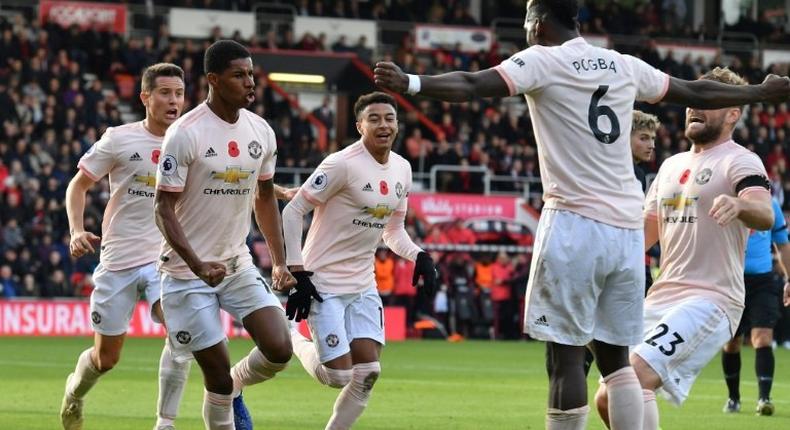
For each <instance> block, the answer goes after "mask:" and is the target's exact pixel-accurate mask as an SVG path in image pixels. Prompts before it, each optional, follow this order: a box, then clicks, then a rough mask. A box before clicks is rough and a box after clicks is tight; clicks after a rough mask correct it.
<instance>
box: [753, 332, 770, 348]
mask: <svg viewBox="0 0 790 430" xmlns="http://www.w3.org/2000/svg"><path fill="white" fill-rule="evenodd" d="M773 337H774V336H773V330H771V329H769V328H755V329H752V347H754V348H765V347H766V346H770V345H771V342H772V341H773V340H774V339H773Z"/></svg>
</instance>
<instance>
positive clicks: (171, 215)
mask: <svg viewBox="0 0 790 430" xmlns="http://www.w3.org/2000/svg"><path fill="white" fill-rule="evenodd" d="M180 197H181V193H180V192H171V191H163V190H157V191H156V197H155V198H154V199H155V200H154V214H155V218H156V226H157V227H158V228H159V231H161V232H162V236H164V238H165V240H166V241H167V243H168V244H169V245H170V247H171V248H173V250H174V251H175V252H176V254H178V255H179V256H180V257H181V258H182V259H183V260H184V262H185V263H186V264H187V266H189V270H191V271H192V273H194V274H195V275H197V276H198V277H199V278H200V279H202V280H203V282H205V283H206V284H208V285H210V286H212V287H216V286H217V285H219V284H220V283H221V282H222V280H223V279H225V266H224V265H222V264H220V263H216V262H204V261H201V260H200V258H199V257H198V256H197V254H196V253H195V250H194V249H192V246H191V245H190V244H189V241H188V240H187V237H186V235H185V234H184V230H183V229H182V228H181V224H180V223H179V222H178V218H176V210H175V208H176V202H178V199H179V198H180Z"/></svg>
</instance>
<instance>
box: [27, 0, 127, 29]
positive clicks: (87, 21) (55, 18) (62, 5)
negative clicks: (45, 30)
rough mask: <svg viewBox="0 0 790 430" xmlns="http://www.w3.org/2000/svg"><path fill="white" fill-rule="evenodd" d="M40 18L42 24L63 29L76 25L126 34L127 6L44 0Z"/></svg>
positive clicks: (39, 11)
mask: <svg viewBox="0 0 790 430" xmlns="http://www.w3.org/2000/svg"><path fill="white" fill-rule="evenodd" d="M38 17H39V19H40V21H41V23H42V24H44V23H47V22H54V23H56V24H58V25H60V26H61V27H71V26H72V25H74V24H76V25H78V26H79V27H80V28H81V29H83V30H85V29H88V28H92V29H97V30H100V31H112V32H115V33H126V6H125V5H122V4H111V3H91V2H71V1H55V0H42V1H41V4H40V5H39V7H38Z"/></svg>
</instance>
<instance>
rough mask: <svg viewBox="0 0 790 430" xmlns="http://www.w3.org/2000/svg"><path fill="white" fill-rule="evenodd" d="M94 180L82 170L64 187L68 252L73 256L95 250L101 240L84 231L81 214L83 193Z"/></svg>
mask: <svg viewBox="0 0 790 430" xmlns="http://www.w3.org/2000/svg"><path fill="white" fill-rule="evenodd" d="M93 184H95V182H94V181H93V179H91V178H90V177H89V176H88V175H86V174H85V173H84V172H83V171H82V170H79V171H77V174H76V175H74V177H73V178H72V179H71V181H70V182H69V186H68V188H66V214H67V216H68V218H69V234H70V235H71V239H70V241H69V252H70V253H71V256H72V257H74V258H79V257H82V256H83V255H85V254H88V253H93V252H96V249H95V245H98V244H99V242H100V241H101V238H100V237H99V236H96V235H95V234H93V233H91V232H89V231H85V226H84V224H83V214H84V213H85V194H86V193H87V192H88V190H89V189H91V187H93Z"/></svg>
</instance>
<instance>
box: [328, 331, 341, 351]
mask: <svg viewBox="0 0 790 430" xmlns="http://www.w3.org/2000/svg"><path fill="white" fill-rule="evenodd" d="M338 343H340V340H339V339H338V338H337V335H336V334H330V335H329V336H327V337H326V344H327V345H329V347H330V348H334V347H336V346H337V344H338Z"/></svg>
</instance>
